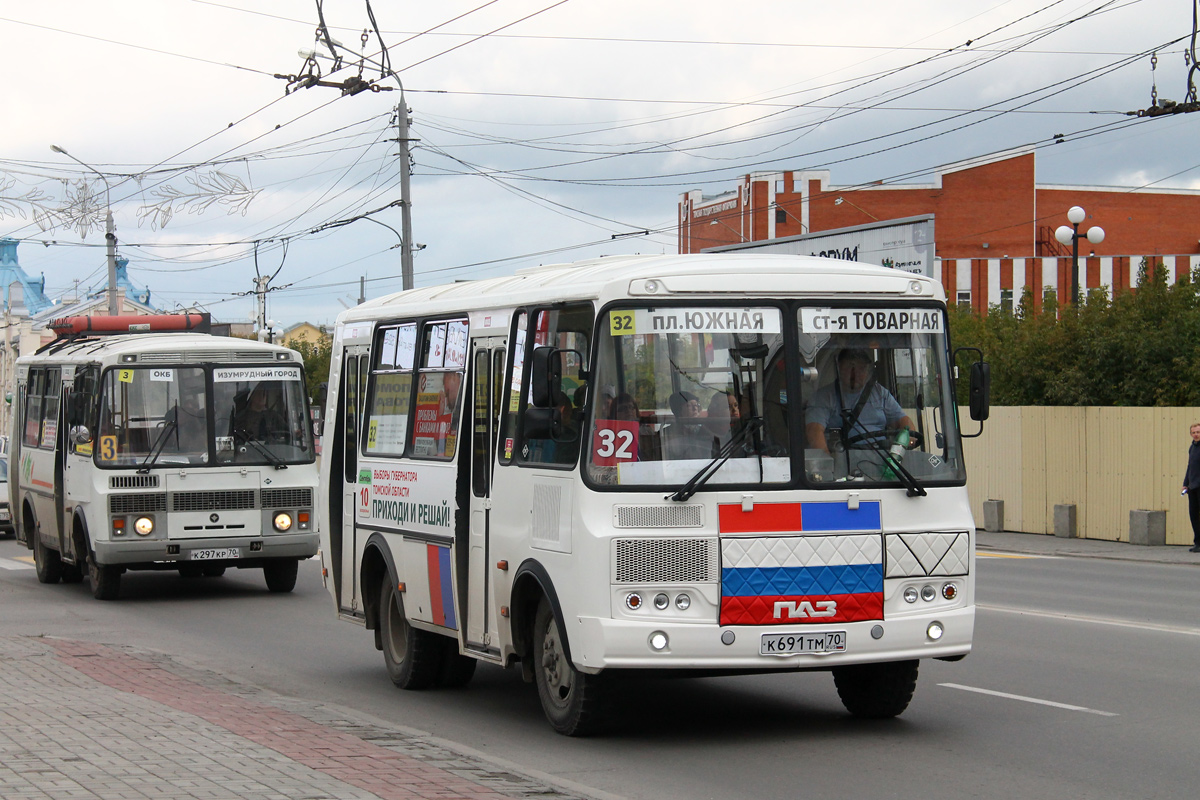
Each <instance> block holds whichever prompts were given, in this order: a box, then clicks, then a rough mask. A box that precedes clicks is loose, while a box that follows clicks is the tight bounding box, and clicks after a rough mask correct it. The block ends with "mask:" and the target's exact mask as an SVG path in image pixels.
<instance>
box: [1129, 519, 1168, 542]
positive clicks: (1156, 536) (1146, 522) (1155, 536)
mask: <svg viewBox="0 0 1200 800" xmlns="http://www.w3.org/2000/svg"><path fill="white" fill-rule="evenodd" d="M1129 543H1130V544H1138V545H1148V546H1161V545H1165V544H1166V543H1167V512H1166V511H1143V510H1139V511H1130V512H1129Z"/></svg>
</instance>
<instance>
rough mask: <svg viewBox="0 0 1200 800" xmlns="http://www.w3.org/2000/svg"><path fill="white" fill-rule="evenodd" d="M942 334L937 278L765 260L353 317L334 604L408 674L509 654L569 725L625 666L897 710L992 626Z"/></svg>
mask: <svg viewBox="0 0 1200 800" xmlns="http://www.w3.org/2000/svg"><path fill="white" fill-rule="evenodd" d="M946 325H947V323H946V312H945V299H944V293H943V291H942V287H941V286H940V284H939V283H938V282H936V281H934V280H931V279H929V278H925V277H921V276H919V275H911V274H908V273H905V272H901V271H898V270H890V269H883V268H881V267H870V266H863V265H859V264H851V263H847V262H844V261H831V260H824V259H816V258H808V257H798V256H764V255H702V256H664V257H621V258H604V259H600V260H595V261H589V262H583V263H578V264H573V265H562V266H547V267H540V268H536V269H529V270H523V271H520V272H518V273H517V274H516V275H514V276H511V277H505V278H496V279H491V280H482V281H475V282H464V283H455V284H450V285H442V286H433V287H429V288H423V289H415V290H411V291H407V292H402V293H399V294H395V295H392V296H389V297H384V298H381V299H379V300H375V301H371V302H368V303H366V304H364V305H361V306H359V307H357V308H354V309H351V310H348V311H346V312H344V313H343V314H342V315H341V316H340V317H339V319H338V322H337V326H336V333H335V337H334V351H333V365H332V368H331V375H330V383H329V391H330V394H329V400H328V414H327V429H326V431H325V434H326V435H325V452H324V456H323V459H324V463H323V464H322V467H321V470H322V473H321V485H322V502H321V514H322V516H323V517H324V519H323V520H322V523H321V536H322V549H321V554H322V565H323V574H324V575H325V577H326V585H327V587H328V589H329V591H330V593H331V594H332V596H333V600H334V602H335V604H336V607H337V612H338V614H339V615H340V616H341V617H342V618H344V619H347V620H351V621H354V622H356V623H358V624H360V625H364V626H365V627H366V628H367V629H369V630H372V631H374V636H375V645H376V647H377V648H379V649H381V650H382V651H383V655H384V662H385V664H386V667H387V670H388V673H389V674H390V677H391V679H392V681H393V682H394V683H396V684H397V685H399V686H401V687H404V688H410V689H415V688H422V687H429V686H435V685H442V686H447V685H461V684H464V683H466V682H467V681H468V680H469V679H470V678H471V675H472V672H473V670H474V668H475V665H476V663H477V662H479V661H483V662H486V663H492V664H497V665H503V666H513V665H517V664H519V665H520V668H521V669H522V671H523V674H524V676H525V678H526V679H527V680H530V681H532V682H535V683H536V685H537V690H538V694H539V696H540V699H541V702H542V706H543V708H544V710H545V713H546V715H547V717H548V718H549V720H550V722H551V724H552V725H553V727H554V728H555V729H556V730H558V731H559V732H561V733H565V734H585V733H587V732H589V731H592V730H594V729H595V728H596V725H597V724H598V721H599V719H600V713H599V712H600V709H601V706H602V702H601V698H602V696H603V694H604V693H605V692H606V691H608V690H609V689H610V688H611V687H612V686H613V684H614V682H615V681H614V679H615V678H617V677H619V675H620V674H621V673H622V672H627V671H632V670H661V671H691V674H699V673H700V672H701V671H705V672H721V673H729V672H746V673H750V672H762V671H769V670H778V671H786V670H792V671H797V670H829V671H832V672H833V675H834V678H835V681H836V685H837V689H838V692H839V694H840V696H841V698H842V700H843V702H844V704H845V706H846V707H847V709H848V710H849V711H850V712H852V713H854V714H856V715H861V716H867V717H890V716H894V715H896V714H899V713H900V712H902V711H903V710H904V709H905V708H906V707H907V705H908V703H909V701H910V699H911V697H912V694H913V691H914V688H915V685H916V678H917V666H918V660H919V659H922V658H940V659H945V660H957V659H959V658H962V657H963V656H964V655H966V654H967V653H968V652H969V651H970V649H971V640H972V631H973V627H974V617H975V609H974V542H973V532H974V524H973V521H972V517H971V512H970V509H969V506H968V500H967V491H966V486H965V480H966V475H965V472H964V467H963V453H962V444H961V435H960V430H959V424H958V414H957V406H956V404H955V390H954V380H953V376H954V367H953V362H952V359H951V352H950V349H949V341H948V337H947V331H946ZM842 371H844V372H845V373H847V375H848V377H849V382H847V383H839V381H842V380H843V378H844V377H846V376H842V375H841V374H840V373H841V372H842ZM855 374H858V375H859V377H858V378H855V377H854V376H855ZM971 374H972V382H971V393H972V398H971V403H972V416H974V417H976V418H977V419H980V420H982V419H984V418H986V416H987V386H986V376H987V368H986V365H985V364H982V363H977V364H975V365H973V366H972V368H971ZM855 381H857V384H855ZM835 387H836V388H835ZM857 397H864V398H866V399H865V400H864V402H861V403H860V402H857V401H856V398H857ZM839 400H840V401H841V402H838V401H839ZM831 413H832V414H833V417H834V418H833V419H830V417H829V415H830V414H831ZM822 415H824V416H822ZM976 435H977V434H976Z"/></svg>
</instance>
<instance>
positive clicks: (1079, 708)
mask: <svg viewBox="0 0 1200 800" xmlns="http://www.w3.org/2000/svg"><path fill="white" fill-rule="evenodd" d="M938 686H945V687H946V688H947V689H961V690H963V691H964V692H975V693H976V694H986V695H991V696H992V697H1003V698H1004V699H1006V700H1020V701H1021V702H1022V703H1036V704H1037V705H1039V706H1050V707H1051V708H1061V709H1064V710H1066V711H1081V712H1083V713H1084V714H1097V715H1099V716H1101V717H1119V716H1121V715H1120V714H1114V713H1113V712H1112V711H1099V710H1097V709H1094V708H1085V707H1084V706H1073V705H1070V704H1069V703H1056V702H1054V701H1053V700H1042V699H1040V698H1037V697H1026V696H1025V695H1021V694H1009V693H1008V692H997V691H994V690H992V689H980V688H979V687H978V686H963V685H962V684H961V683H939V684H938Z"/></svg>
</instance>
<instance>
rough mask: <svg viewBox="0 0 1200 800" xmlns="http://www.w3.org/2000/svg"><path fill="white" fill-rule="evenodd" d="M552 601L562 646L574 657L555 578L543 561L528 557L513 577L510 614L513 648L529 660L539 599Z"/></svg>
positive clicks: (569, 657) (552, 609)
mask: <svg viewBox="0 0 1200 800" xmlns="http://www.w3.org/2000/svg"><path fill="white" fill-rule="evenodd" d="M543 597H544V598H546V602H548V603H549V604H550V610H551V611H552V612H553V613H554V617H555V619H557V620H558V627H559V630H560V631H561V632H562V646H563V650H565V651H566V654H567V660H569V661H571V662H572V663H574V660H573V659H572V658H571V637H570V636H569V635H568V634H567V628H566V623H565V621H564V620H563V613H562V605H561V604H560V603H559V601H558V592H557V591H555V589H554V581H552V580H550V574H549V573H548V572H547V571H546V568H545V567H544V566H542V564H541V562H539V561H537V560H535V559H532V558H529V559H526V560H525V561H524V562H522V564H521V566H520V567H518V568H517V572H516V575H515V576H514V577H513V588H512V594H511V599H510V601H509V603H510V605H511V609H510V614H511V618H512V621H513V622H512V625H513V649H514V650H515V651H516V653H517V655H518V656H520V657H521V659H522V661H523V662H527V660H528V659H527V656H528V655H529V653H530V651H531V650H532V647H533V620H534V617H535V616H536V615H537V608H538V602H539V601H540V600H541V599H542V598H543Z"/></svg>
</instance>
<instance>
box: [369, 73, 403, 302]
mask: <svg viewBox="0 0 1200 800" xmlns="http://www.w3.org/2000/svg"><path fill="white" fill-rule="evenodd" d="M398 81H399V78H397V82H398ZM410 122H411V120H410V119H409V118H408V102H407V101H406V100H405V99H404V89H403V87H401V89H400V105H398V106H396V128H397V129H398V135H397V137H396V139H397V141H398V142H399V143H400V194H401V201H400V202H401V205H400V239H401V242H400V276H401V278H402V279H403V285H404V288H405V289H411V288H413V260H412V255H413V246H412V200H411V198H412V194H411V193H410V191H409V186H408V184H409V178H410V177H411V168H410V165H409V154H408V142H409V138H408V125H409V123H410ZM359 294H360V295H361V294H362V292H361V291H360V292H359Z"/></svg>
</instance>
